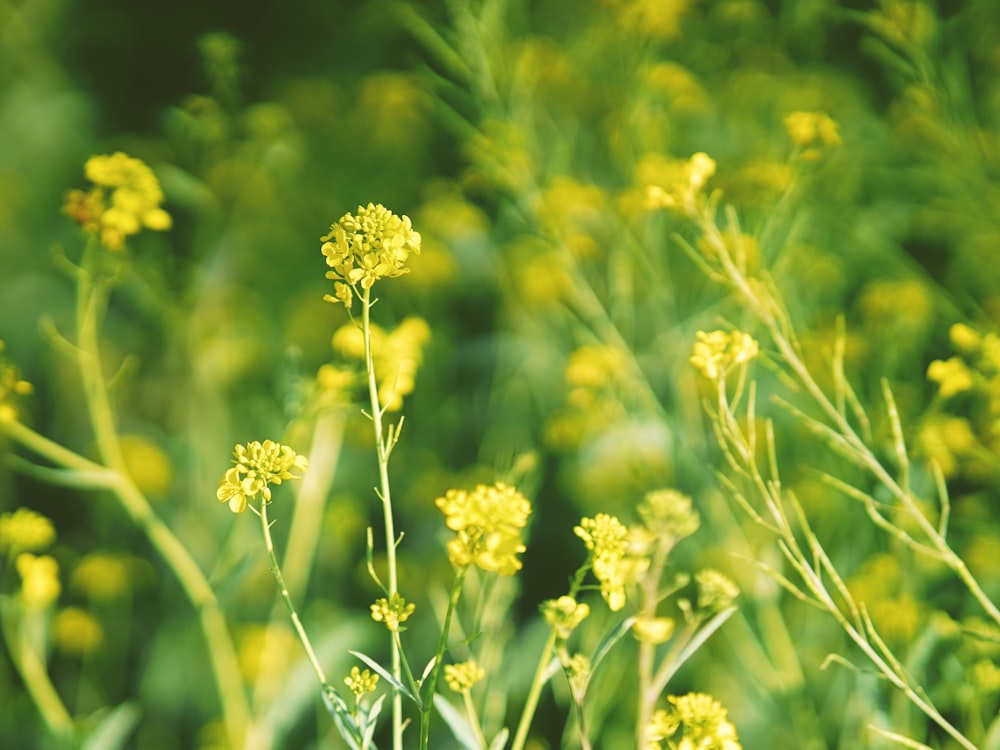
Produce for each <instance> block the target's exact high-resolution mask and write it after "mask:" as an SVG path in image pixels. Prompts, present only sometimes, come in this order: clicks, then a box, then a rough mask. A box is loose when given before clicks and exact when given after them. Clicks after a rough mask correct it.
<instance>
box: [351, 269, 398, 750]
mask: <svg viewBox="0 0 1000 750" xmlns="http://www.w3.org/2000/svg"><path fill="white" fill-rule="evenodd" d="M373 304H374V302H373V301H372V298H371V288H368V289H365V290H364V292H363V294H362V297H361V307H362V322H361V328H362V332H363V334H364V340H365V370H367V373H368V396H369V400H370V402H371V418H372V424H373V426H374V430H375V449H376V451H377V452H378V474H379V499H380V500H381V501H382V516H383V519H384V521H385V547H386V565H387V567H388V569H389V581H388V584H389V590H388V592H387V593H388V595H389V599H390V600H391V599H392V595H393V594H398V593H399V583H398V580H397V577H396V530H395V526H394V524H393V518H392V494H391V491H390V488H389V453H390V451H391V446H389V445H387V443H386V440H385V438H384V436H383V431H382V416H383V414H384V411H383V409H382V406H381V404H380V403H379V398H378V382H377V381H376V379H375V356H374V353H373V352H372V329H371V325H372V324H371V308H372V305H373ZM391 644H392V676H393V677H395V678H396V680H400V678H401V677H402V667H401V659H400V650H399V647H398V645H397V643H396V640H395V639H393V640H392V641H391ZM392 746H393V748H394V750H402V749H403V696H402V695H401V694H400V692H399V691H398V690H394V691H393V694H392Z"/></svg>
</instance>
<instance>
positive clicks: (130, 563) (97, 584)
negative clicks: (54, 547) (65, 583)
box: [69, 552, 147, 602]
mask: <svg viewBox="0 0 1000 750" xmlns="http://www.w3.org/2000/svg"><path fill="white" fill-rule="evenodd" d="M144 565H147V563H146V562H145V561H144V560H140V559H138V558H134V557H128V556H126V555H120V554H111V553H107V552H92V553H91V554H89V555H87V556H86V557H84V558H83V559H82V560H80V562H78V563H77V564H76V567H75V568H73V572H72V573H71V574H70V577H69V585H70V589H72V590H73V591H78V592H82V593H84V594H86V596H87V597H89V598H91V599H95V600H98V601H105V602H109V601H114V600H115V599H120V598H122V597H124V596H127V595H128V594H129V593H130V592H131V591H132V589H133V584H135V583H136V582H137V581H141V579H142V577H143V573H146V571H144V570H143V567H141V566H144Z"/></svg>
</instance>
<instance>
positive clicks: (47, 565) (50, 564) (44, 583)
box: [15, 552, 62, 609]
mask: <svg viewBox="0 0 1000 750" xmlns="http://www.w3.org/2000/svg"><path fill="white" fill-rule="evenodd" d="M15 564H16V565H17V572H18V573H20V575H21V601H23V602H24V606H25V607H27V608H28V609H45V608H46V607H48V606H49V605H50V604H52V603H53V602H54V601H55V600H56V599H58V598H59V593H60V592H61V591H62V585H61V584H60V583H59V563H57V562H56V560H55V558H54V557H49V556H48V555H40V556H35V555H33V554H31V553H30V552H22V553H21V554H20V555H18V556H17V560H16V562H15Z"/></svg>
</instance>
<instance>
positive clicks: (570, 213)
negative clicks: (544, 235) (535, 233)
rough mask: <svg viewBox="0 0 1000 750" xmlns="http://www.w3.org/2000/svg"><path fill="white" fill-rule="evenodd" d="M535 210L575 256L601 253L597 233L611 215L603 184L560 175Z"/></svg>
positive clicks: (540, 198) (586, 256)
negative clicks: (584, 181) (588, 182)
mask: <svg viewBox="0 0 1000 750" xmlns="http://www.w3.org/2000/svg"><path fill="white" fill-rule="evenodd" d="M535 212H536V214H537V215H538V219H539V222H540V223H541V225H542V226H543V227H544V228H545V230H546V231H547V232H548V233H549V235H550V236H551V237H552V238H553V239H554V240H555V241H556V242H558V243H559V244H560V245H561V246H562V247H564V248H566V249H567V250H568V251H569V252H570V253H571V254H572V255H573V256H575V257H577V258H584V259H585V258H590V257H593V256H594V255H596V254H597V252H598V244H597V240H596V239H595V235H598V234H599V233H600V230H601V227H602V224H603V221H604V217H605V216H606V215H607V197H606V196H605V194H604V191H602V190H601V189H600V188H599V187H597V186H596V185H587V184H584V183H582V182H578V181H576V180H574V179H573V178H572V177H568V176H566V175H558V176H557V177H555V178H553V180H552V182H551V184H550V185H549V186H548V188H547V189H546V190H545V191H544V192H542V193H541V195H540V196H539V198H538V200H537V203H536V206H535Z"/></svg>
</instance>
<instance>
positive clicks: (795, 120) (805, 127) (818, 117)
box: [785, 112, 840, 161]
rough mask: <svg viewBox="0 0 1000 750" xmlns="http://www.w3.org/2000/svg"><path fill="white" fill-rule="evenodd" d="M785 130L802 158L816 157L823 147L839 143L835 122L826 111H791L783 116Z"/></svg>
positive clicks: (810, 158) (812, 158) (811, 158)
mask: <svg viewBox="0 0 1000 750" xmlns="http://www.w3.org/2000/svg"><path fill="white" fill-rule="evenodd" d="M785 130H786V131H788V137H789V138H791V139H792V143H794V144H795V146H796V148H798V149H799V156H800V157H801V158H802V159H806V160H810V161H811V160H814V159H817V158H819V155H820V154H821V153H822V151H823V150H824V149H827V148H830V147H832V146H839V145H840V134H839V133H838V132H837V123H836V121H834V120H833V118H831V117H830V116H829V115H828V114H826V112H792V113H791V114H789V115H787V116H786V117H785Z"/></svg>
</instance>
